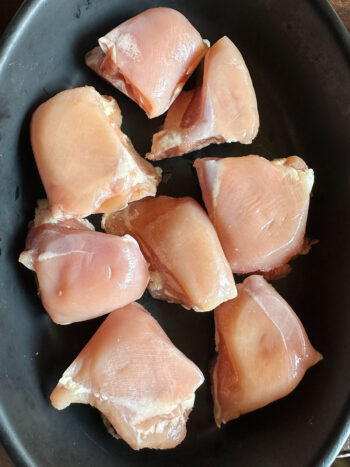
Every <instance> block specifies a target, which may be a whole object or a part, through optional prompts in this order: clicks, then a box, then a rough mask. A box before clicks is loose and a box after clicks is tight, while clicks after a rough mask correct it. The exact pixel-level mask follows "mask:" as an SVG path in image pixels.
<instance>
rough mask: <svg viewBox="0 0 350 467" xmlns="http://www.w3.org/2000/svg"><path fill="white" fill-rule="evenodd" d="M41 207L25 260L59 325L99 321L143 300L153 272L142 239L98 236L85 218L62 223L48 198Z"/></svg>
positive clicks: (101, 234) (20, 259) (29, 238)
mask: <svg viewBox="0 0 350 467" xmlns="http://www.w3.org/2000/svg"><path fill="white" fill-rule="evenodd" d="M38 204H39V207H38V208H37V210H36V216H35V220H34V222H33V225H32V226H31V228H30V230H29V233H28V236H27V240H26V249H25V251H23V253H21V255H20V257H19V261H20V262H21V263H22V264H24V265H25V266H26V267H27V268H29V269H31V270H33V271H35V272H36V275H37V278H38V283H39V289H40V295H41V300H42V303H43V306H44V308H45V309H46V311H47V312H48V313H49V315H50V316H51V318H52V320H53V321H54V322H55V323H58V324H68V323H72V322H75V321H84V320H87V319H91V318H95V317H96V316H101V315H104V314H105V313H109V312H110V311H112V310H114V309H116V308H119V307H122V306H124V305H127V304H128V303H130V302H132V301H134V300H137V299H138V298H140V297H141V296H142V294H143V292H144V291H145V289H146V287H147V284H148V281H149V272H148V265H147V263H146V261H145V259H144V257H143V256H142V253H141V251H140V249H139V246H138V244H137V242H136V240H134V239H133V238H132V237H130V236H129V235H126V236H125V237H122V238H119V237H116V236H114V235H107V234H105V233H101V232H95V231H94V228H93V226H92V225H91V224H90V223H89V222H88V221H87V220H84V219H65V220H61V221H57V220H55V219H54V218H52V217H50V214H49V207H48V203H47V201H46V200H45V201H44V200H43V201H39V203H38Z"/></svg>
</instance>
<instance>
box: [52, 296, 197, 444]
mask: <svg viewBox="0 0 350 467" xmlns="http://www.w3.org/2000/svg"><path fill="white" fill-rule="evenodd" d="M203 381H204V377H203V375H202V373H201V371H200V370H199V368H197V366H196V365H195V364H194V363H193V362H191V361H190V360H189V359H188V358H187V357H185V355H183V353H181V352H180V351H179V350H178V349H177V348H176V347H175V346H174V345H173V344H172V342H171V341H170V340H169V338H168V337H167V335H166V334H165V332H164V331H163V330H162V328H161V327H160V326H159V324H158V323H157V321H156V320H155V319H154V318H152V316H151V315H150V314H149V313H148V312H147V311H146V310H145V309H144V308H143V307H142V306H141V305H138V304H137V303H132V304H130V305H128V306H126V307H124V308H120V309H119V310H116V311H113V312H112V313H111V314H110V315H109V316H108V317H107V318H106V319H105V321H104V322H103V323H102V325H101V326H100V327H99V329H98V330H97V332H96V333H95V334H94V336H93V337H92V338H91V339H90V341H89V342H88V343H87V345H86V346H85V347H84V349H83V350H82V351H81V352H80V354H79V355H78V356H77V358H76V359H75V360H74V362H73V363H72V364H71V365H70V366H69V367H68V369H67V370H66V371H65V372H64V374H63V376H62V378H61V379H60V380H59V382H58V384H57V386H56V388H55V389H54V391H53V392H52V394H51V403H52V405H53V406H54V407H55V408H56V409H59V410H61V409H64V408H65V407H67V406H69V405H70V404H71V403H82V404H90V405H92V406H93V407H96V408H97V409H98V410H100V411H101V412H102V414H103V415H104V416H105V417H106V418H107V419H108V420H109V422H110V423H111V424H112V426H113V427H114V429H115V430H116V431H117V433H118V434H119V435H120V436H121V437H122V438H123V439H124V441H126V442H127V443H128V444H129V445H130V446H131V447H132V448H133V449H136V450H138V449H142V448H153V449H169V448H173V447H175V446H177V445H178V444H179V443H181V441H182V440H183V439H184V438H185V436H186V422H187V418H188V415H189V413H190V412H191V410H192V407H193V404H194V399H195V394H194V393H195V391H196V389H197V388H198V387H199V386H200V385H201V384H202V383H203Z"/></svg>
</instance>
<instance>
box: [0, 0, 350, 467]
mask: <svg viewBox="0 0 350 467" xmlns="http://www.w3.org/2000/svg"><path fill="white" fill-rule="evenodd" d="M45 1H46V0H25V1H24V2H23V3H22V5H21V6H20V8H19V9H18V11H17V12H16V14H15V16H14V17H13V18H12V20H11V21H10V23H9V25H8V26H7V28H6V30H5V31H4V33H3V34H2V36H1V43H0V74H1V73H2V70H3V68H4V66H6V63H7V57H8V56H9V55H10V53H11V50H12V48H13V47H15V45H16V42H17V41H18V40H19V38H20V37H21V33H22V31H23V29H25V28H26V25H27V24H28V23H30V19H31V18H32V17H33V16H34V15H35V13H36V11H37V10H38V9H39V8H40V7H41V6H42V5H43V4H44V3H45ZM304 1H308V2H309V3H311V5H312V7H313V9H314V10H315V11H316V12H318V13H319V14H320V16H321V18H322V21H323V22H324V23H325V25H326V27H327V29H328V30H329V31H330V32H332V34H333V36H334V38H335V40H336V42H337V44H338V47H339V50H340V51H342V52H343V54H344V55H345V57H346V60H347V62H348V64H349V65H350V34H349V32H348V31H347V29H346V27H345V25H344V23H343V22H342V21H341V19H340V17H339V16H338V14H337V12H336V11H335V10H334V8H333V6H332V5H331V4H330V3H329V1H328V0H304ZM9 427H10V424H9V423H8V420H7V417H6V413H5V410H4V405H3V403H2V402H1V401H0V440H1V442H2V443H3V446H4V448H5V449H6V452H7V454H8V455H9V457H10V458H11V460H12V461H13V462H15V464H16V465H27V466H32V465H33V466H35V465H36V463H35V461H34V460H33V459H32V457H31V454H30V453H29V452H28V451H27V450H26V449H25V448H24V446H23V445H22V444H21V441H20V439H18V436H17V434H16V432H15V431H14V430H13V429H12V428H10V430H9ZM349 436H350V396H349V398H348V400H347V402H346V404H345V407H344V410H343V411H342V412H341V415H340V417H339V418H338V420H337V422H336V425H335V427H333V428H332V430H331V433H330V436H329V437H328V439H327V440H326V442H325V443H324V446H323V447H322V450H321V452H320V453H319V454H318V455H317V458H315V459H314V463H313V465H316V466H320V467H321V466H328V465H331V464H332V462H333V461H334V459H335V458H336V457H337V454H338V453H339V451H340V450H341V447H342V446H343V445H344V443H345V441H346V439H347V438H348V437H349Z"/></svg>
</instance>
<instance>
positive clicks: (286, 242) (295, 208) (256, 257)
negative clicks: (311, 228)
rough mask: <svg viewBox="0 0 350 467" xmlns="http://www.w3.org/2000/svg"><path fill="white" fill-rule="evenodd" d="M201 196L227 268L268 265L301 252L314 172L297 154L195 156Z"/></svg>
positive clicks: (271, 267) (270, 267)
mask: <svg viewBox="0 0 350 467" xmlns="http://www.w3.org/2000/svg"><path fill="white" fill-rule="evenodd" d="M194 166H195V168H196V169H197V174H198V178H199V182H200V185H201V189H202V195H203V200H204V203H205V206H206V208H207V210H208V213H209V217H210V219H211V221H212V222H213V224H214V227H215V229H216V231H217V233H218V236H219V238H220V241H221V245H222V247H223V250H224V252H225V254H226V258H227V259H228V261H229V263H230V265H231V269H232V271H233V272H235V273H249V272H254V271H272V270H276V269H277V268H280V271H281V274H284V273H285V272H287V270H286V268H283V266H284V265H285V264H286V263H287V262H288V261H289V260H290V259H291V258H292V257H293V256H295V255H297V254H302V253H306V252H307V251H308V250H307V251H306V249H305V247H304V235H305V227H306V220H307V215H308V208H309V198H310V192H311V188H312V185H313V182H314V174H313V171H312V170H311V169H308V167H307V165H306V164H305V162H304V161H303V160H302V159H300V158H299V157H297V156H292V157H288V158H287V159H276V160H274V161H272V162H270V161H268V160H267V159H264V158H263V157H259V156H244V157H228V158H225V159H209V158H204V159H197V160H196V161H195V163H194Z"/></svg>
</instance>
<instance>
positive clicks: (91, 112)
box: [31, 86, 161, 217]
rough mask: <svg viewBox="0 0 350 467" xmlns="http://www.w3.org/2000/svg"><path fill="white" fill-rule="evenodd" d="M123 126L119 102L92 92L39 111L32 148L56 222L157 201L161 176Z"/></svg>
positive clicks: (61, 97) (60, 97)
mask: <svg viewBox="0 0 350 467" xmlns="http://www.w3.org/2000/svg"><path fill="white" fill-rule="evenodd" d="M120 124H121V113H120V109H119V107H118V104H117V103H116V101H115V100H114V99H113V98H111V97H108V96H101V95H100V94H99V93H98V92H97V91H96V90H95V89H94V88H92V87H88V86H85V87H82V88H76V89H69V90H66V91H63V92H60V93H59V94H56V95H55V96H54V97H52V98H51V99H49V100H48V101H46V102H44V103H43V104H42V105H40V106H39V107H38V108H37V109H36V111H35V112H34V114H33V117H32V121H31V142H32V147H33V152H34V156H35V160H36V163H37V166H38V169H39V173H40V176H41V179H42V182H43V184H44V187H45V190H46V194H47V197H48V199H49V201H50V204H51V208H52V214H53V216H55V217H63V216H77V217H85V216H88V215H89V214H92V213H96V212H112V211H115V210H117V209H122V208H124V207H125V206H126V205H127V204H128V203H129V202H131V201H135V200H137V199H140V198H143V197H145V196H154V195H155V193H156V188H157V185H158V184H159V182H160V179H161V177H160V174H159V171H157V170H156V169H155V168H154V167H153V166H152V165H151V164H150V163H149V162H147V161H145V160H144V159H143V158H142V157H141V156H139V155H138V154H137V153H136V151H135V149H134V148H133V146H132V144H131V142H130V140H129V138H128V137H127V136H126V135H125V134H124V133H122V131H121V130H120V128H119V126H120Z"/></svg>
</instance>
